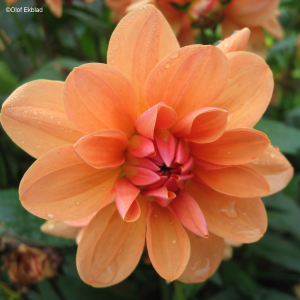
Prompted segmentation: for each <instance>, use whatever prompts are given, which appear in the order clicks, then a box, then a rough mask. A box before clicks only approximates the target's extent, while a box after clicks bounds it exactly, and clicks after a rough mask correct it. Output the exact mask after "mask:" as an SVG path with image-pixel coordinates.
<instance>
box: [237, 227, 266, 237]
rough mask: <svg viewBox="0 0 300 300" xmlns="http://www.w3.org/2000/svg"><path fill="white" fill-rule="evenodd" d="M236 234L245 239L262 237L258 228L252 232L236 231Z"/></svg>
mask: <svg viewBox="0 0 300 300" xmlns="http://www.w3.org/2000/svg"><path fill="white" fill-rule="evenodd" d="M237 233H238V234H241V235H243V236H246V237H257V236H262V232H261V229H260V228H256V229H253V230H242V231H238V232H237Z"/></svg>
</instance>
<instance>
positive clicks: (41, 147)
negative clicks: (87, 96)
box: [1, 79, 83, 158]
mask: <svg viewBox="0 0 300 300" xmlns="http://www.w3.org/2000/svg"><path fill="white" fill-rule="evenodd" d="M63 85H64V83H63V82H61V81H50V80H42V79H40V80H35V81H31V82H29V83H25V84H23V85H22V86H20V87H19V88H17V89H16V90H15V91H14V92H13V93H12V94H11V95H10V96H9V97H8V98H7V100H6V101H5V102H4V103H3V106H2V112H1V124H2V126H3V129H4V130H5V131H6V132H7V134H8V135H9V136H10V138H11V139H12V140H13V141H14V142H15V143H16V144H17V145H18V146H19V147H20V148H22V149H23V150H25V151H26V152H28V153H29V154H30V155H32V156H33V157H36V158H37V157H39V156H41V155H43V154H44V153H46V152H48V151H50V150H51V149H54V148H56V147H59V146H62V145H65V144H74V143H75V142H76V141H77V140H78V139H79V138H80V137H81V136H82V135H83V133H81V132H79V131H77V130H76V129H75V128H74V127H73V126H72V125H71V123H70V122H69V121H68V118H67V116H66V113H65V111H64V106H63V99H62V97H63Z"/></svg>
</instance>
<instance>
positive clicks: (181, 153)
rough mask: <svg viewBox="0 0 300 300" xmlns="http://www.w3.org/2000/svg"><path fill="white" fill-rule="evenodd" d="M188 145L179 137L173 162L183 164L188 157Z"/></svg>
mask: <svg viewBox="0 0 300 300" xmlns="http://www.w3.org/2000/svg"><path fill="white" fill-rule="evenodd" d="M189 153H190V147H189V144H188V142H187V141H185V140H182V139H180V140H179V142H178V146H177V151H176V156H175V160H174V161H175V162H176V163H178V164H184V163H186V162H187V160H188V159H189Z"/></svg>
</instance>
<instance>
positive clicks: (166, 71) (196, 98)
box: [146, 45, 229, 118]
mask: <svg viewBox="0 0 300 300" xmlns="http://www.w3.org/2000/svg"><path fill="white" fill-rule="evenodd" d="M228 77H229V64H228V60H227V57H226V55H225V54H224V53H223V52H222V51H221V50H220V49H219V48H217V47H213V46H203V45H192V46H187V47H184V48H181V49H180V50H178V51H176V52H173V53H171V54H169V55H168V56H167V57H165V58H164V59H163V60H162V61H161V62H160V63H158V64H157V65H156V66H155V68H154V69H153V70H152V71H151V73H150V75H149V77H148V79H147V82H146V97H147V101H148V103H149V104H150V106H153V105H155V104H157V103H158V102H163V103H165V104H166V105H168V106H171V107H172V108H173V109H175V111H176V113H177V117H178V118H181V117H182V116H184V115H186V114H187V113H189V112H191V111H193V110H196V109H198V108H201V107H205V106H208V104H209V106H211V102H212V101H213V100H214V99H215V98H216V97H217V96H219V94H220V93H221V92H222V91H223V90H224V88H225V86H226V83H227V80H228Z"/></svg>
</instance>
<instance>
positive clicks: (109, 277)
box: [98, 261, 118, 284]
mask: <svg viewBox="0 0 300 300" xmlns="http://www.w3.org/2000/svg"><path fill="white" fill-rule="evenodd" d="M117 271H118V263H117V262H116V261H112V262H111V264H110V265H109V266H107V268H106V269H105V270H104V271H103V272H102V273H101V274H100V275H99V277H98V281H99V282H100V283H102V284H108V283H110V282H111V281H113V279H114V278H115V276H116V274H117Z"/></svg>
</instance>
